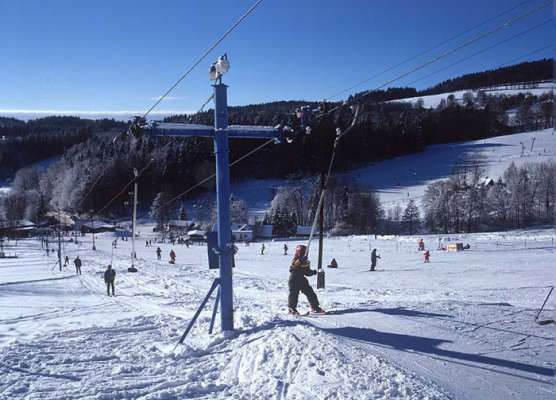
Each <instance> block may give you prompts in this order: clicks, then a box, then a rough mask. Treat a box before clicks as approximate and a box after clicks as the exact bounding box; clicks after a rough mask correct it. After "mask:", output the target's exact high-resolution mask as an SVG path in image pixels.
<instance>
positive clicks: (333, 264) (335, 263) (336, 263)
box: [327, 258, 338, 268]
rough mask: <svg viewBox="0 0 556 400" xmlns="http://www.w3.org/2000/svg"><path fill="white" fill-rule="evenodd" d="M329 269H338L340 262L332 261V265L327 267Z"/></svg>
mask: <svg viewBox="0 0 556 400" xmlns="http://www.w3.org/2000/svg"><path fill="white" fill-rule="evenodd" d="M327 268H338V262H337V261H336V259H335V258H333V259H332V261H330V264H328V265H327Z"/></svg>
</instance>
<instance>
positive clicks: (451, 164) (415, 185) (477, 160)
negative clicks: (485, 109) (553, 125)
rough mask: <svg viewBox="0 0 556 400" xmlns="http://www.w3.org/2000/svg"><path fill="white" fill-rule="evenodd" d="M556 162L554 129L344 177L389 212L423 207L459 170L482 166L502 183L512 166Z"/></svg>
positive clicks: (437, 151)
mask: <svg viewBox="0 0 556 400" xmlns="http://www.w3.org/2000/svg"><path fill="white" fill-rule="evenodd" d="M533 139H534V143H533ZM531 149H532V150H531ZM555 160H556V135H555V134H554V130H553V129H545V130H540V131H534V132H524V133H516V134H513V135H507V136H498V137H492V138H488V139H481V140H473V141H469V142H462V143H450V144H440V145H434V146H429V147H427V148H426V149H425V151H423V152H421V153H415V154H410V155H407V156H402V157H396V158H393V159H390V160H385V161H381V162H378V163H376V164H374V165H370V166H368V167H364V168H360V169H356V170H353V171H350V172H349V173H347V174H343V176H344V177H346V178H349V179H351V180H353V181H354V182H356V183H358V184H360V185H361V186H363V187H367V188H372V189H375V190H376V191H377V192H378V193H379V195H380V200H381V202H382V204H383V206H384V207H385V208H386V209H387V208H389V207H392V206H393V205H394V204H395V203H400V205H401V206H402V207H404V206H405V204H406V203H407V201H409V199H415V200H417V201H416V202H417V204H418V205H420V199H421V197H422V196H423V193H424V192H425V188H426V186H427V185H428V184H430V183H432V182H434V181H436V180H439V179H445V178H447V177H448V176H450V175H451V174H452V173H453V172H454V169H455V168H457V167H462V166H471V165H477V164H478V165H480V166H481V167H483V168H484V169H485V170H486V173H487V175H488V177H490V178H493V179H498V178H499V177H501V176H502V174H503V173H504V171H505V170H506V168H508V166H509V165H510V164H511V163H512V162H514V163H515V164H516V165H517V166H519V165H521V164H524V163H535V162H545V161H555Z"/></svg>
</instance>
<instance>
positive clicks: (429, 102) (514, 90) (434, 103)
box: [392, 82, 554, 108]
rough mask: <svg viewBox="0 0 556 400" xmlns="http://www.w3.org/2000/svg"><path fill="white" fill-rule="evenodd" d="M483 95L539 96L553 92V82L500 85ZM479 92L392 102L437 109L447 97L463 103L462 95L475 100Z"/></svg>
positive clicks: (468, 90) (459, 91)
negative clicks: (469, 94) (534, 85)
mask: <svg viewBox="0 0 556 400" xmlns="http://www.w3.org/2000/svg"><path fill="white" fill-rule="evenodd" d="M481 91H483V92H484V93H485V94H487V95H490V96H515V95H518V94H520V93H523V94H525V95H526V94H531V95H533V96H541V95H543V94H545V93H551V92H554V82H541V83H539V84H538V85H537V87H535V88H520V87H519V86H513V85H500V86H495V87H492V88H484V89H481ZM478 92H479V90H472V89H465V90H458V91H455V92H447V93H439V94H431V95H428V96H418V97H408V98H406V99H402V100H392V101H393V102H394V101H396V102H398V101H399V102H406V103H416V102H417V101H418V100H420V99H422V100H423V107H425V108H435V107H438V105H439V104H440V102H441V101H442V100H446V99H447V98H448V96H450V95H454V98H455V100H457V101H459V102H461V101H463V95H464V94H465V93H472V94H473V97H474V98H476V97H477V94H478Z"/></svg>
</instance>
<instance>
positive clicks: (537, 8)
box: [161, 0, 550, 208]
mask: <svg viewBox="0 0 556 400" xmlns="http://www.w3.org/2000/svg"><path fill="white" fill-rule="evenodd" d="M529 2H530V0H528V1H523V2H521V3H519V4H518V5H516V6H514V7H512V8H511V9H508V10H506V11H504V12H502V13H500V14H498V15H497V16H495V17H492V18H490V19H488V20H486V21H483V22H482V23H480V24H478V25H476V26H474V27H473V28H470V29H468V30H466V31H464V32H462V33H461V34H458V35H456V36H454V37H452V38H451V39H450V40H453V39H455V38H457V37H459V36H461V35H463V34H465V33H467V32H469V31H471V30H474V29H476V28H477V27H479V26H482V25H484V24H485V23H487V22H490V21H491V20H493V19H496V18H499V17H500V16H502V15H505V14H507V13H508V12H511V11H513V10H515V9H516V8H518V7H520V6H522V5H523V4H526V3H529ZM549 4H550V2H544V3H542V4H541V5H540V6H538V7H536V8H534V9H532V10H530V11H528V12H526V13H525V14H521V15H519V16H517V17H514V18H511V19H509V20H508V21H506V22H504V23H503V24H500V25H498V26H497V27H495V28H494V29H491V30H489V31H487V32H485V33H483V34H481V35H479V36H476V37H475V38H473V39H470V40H468V41H466V42H464V43H463V44H461V45H459V46H457V47H456V48H454V49H451V50H448V51H446V52H444V53H442V54H440V55H439V56H437V57H436V58H434V59H432V60H429V61H427V62H425V63H423V64H421V65H420V66H418V67H416V68H413V69H412V70H410V71H409V72H406V73H404V74H402V75H400V76H399V77H397V78H394V79H392V80H390V81H388V82H386V83H384V84H383V85H381V86H379V87H378V88H376V89H372V90H369V91H367V92H365V93H364V94H363V95H362V96H363V97H364V96H366V95H368V94H369V93H370V92H372V91H373V90H377V89H380V88H381V87H384V86H386V85H388V84H390V83H392V82H395V81H397V80H399V79H401V78H403V77H405V76H407V75H409V74H411V73H413V72H416V71H418V70H420V69H422V68H425V67H426V66H428V65H431V64H433V63H435V62H437V61H439V60H440V59H443V58H445V57H447V56H449V55H451V54H453V53H455V52H457V51H459V50H461V49H463V48H465V47H467V46H470V45H471V44H473V43H475V42H477V41H479V40H482V39H484V38H485V37H488V36H490V35H492V34H494V33H496V32H498V31H500V30H502V29H504V28H506V27H507V26H509V25H512V24H513V23H515V22H517V21H519V20H521V19H523V18H526V17H527V16H529V15H531V14H533V13H535V12H537V11H540V10H541V9H543V8H546V7H547V6H548V5H549ZM446 42H448V40H447V41H445V42H443V43H440V44H438V45H436V46H433V47H431V48H430V50H433V49H435V48H437V47H439V46H441V45H442V44H445V43H446ZM421 55H422V54H421ZM416 57H417V56H416ZM208 101H210V98H209V100H207V102H208ZM352 103H353V101H352V102H350V103H349V105H351V104H352ZM347 105H348V103H344V104H341V105H340V106H337V107H334V108H332V109H331V110H330V111H328V112H326V113H323V114H320V115H319V116H318V118H321V117H323V116H324V115H328V114H330V113H332V112H335V111H338V110H339V109H341V108H343V107H345V106H347ZM356 119H357V117H355V118H354V120H353V123H352V126H353V125H354V124H355V122H356ZM350 129H351V128H350ZM272 142H273V140H269V141H267V142H265V143H264V144H263V145H261V146H258V147H257V148H255V149H253V150H251V151H250V152H248V153H247V154H245V155H244V156H242V157H240V158H238V159H237V160H235V161H234V162H233V163H231V164H230V167H231V166H233V165H235V164H237V163H238V162H240V161H242V160H243V159H245V158H247V157H248V156H250V155H252V154H254V153H255V152H257V151H259V150H260V149H261V148H263V147H265V146H266V145H268V144H270V143H272ZM333 154H334V153H333ZM333 163H334V160H333V156H332V160H331V163H330V164H329V171H331V168H332V165H333ZM329 175H330V172H329V173H328V176H329ZM215 176H216V174H212V175H210V176H208V177H206V178H205V179H203V180H202V181H200V182H198V183H196V184H195V185H193V186H191V187H189V188H188V189H186V190H185V191H184V192H182V193H180V194H178V195H177V196H175V197H173V198H172V199H170V200H169V201H168V202H166V203H164V204H163V205H162V206H161V208H164V207H166V206H167V205H169V204H171V203H173V202H174V201H176V200H178V199H179V198H181V197H183V196H184V195H186V194H187V193H190V192H191V191H193V190H195V189H196V188H198V187H199V186H201V185H203V184H204V183H206V182H208V181H209V180H211V179H212V178H214V177H215ZM319 201H320V199H319Z"/></svg>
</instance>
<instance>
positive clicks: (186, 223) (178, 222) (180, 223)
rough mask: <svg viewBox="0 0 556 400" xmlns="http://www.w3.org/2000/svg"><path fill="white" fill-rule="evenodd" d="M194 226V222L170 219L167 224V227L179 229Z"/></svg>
mask: <svg viewBox="0 0 556 400" xmlns="http://www.w3.org/2000/svg"><path fill="white" fill-rule="evenodd" d="M194 224H195V222H194V221H183V220H181V219H172V220H170V221H169V222H168V226H177V227H180V228H189V227H190V226H191V225H194Z"/></svg>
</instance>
